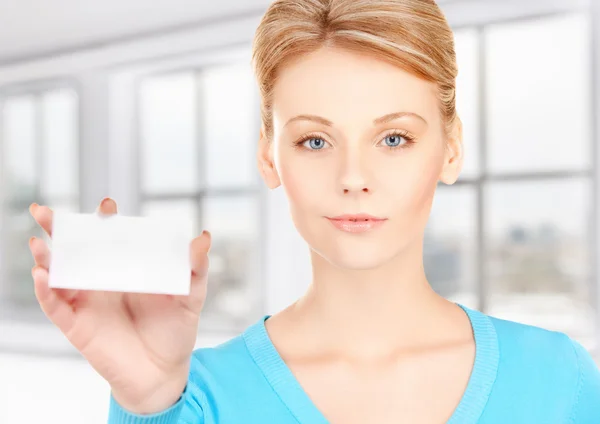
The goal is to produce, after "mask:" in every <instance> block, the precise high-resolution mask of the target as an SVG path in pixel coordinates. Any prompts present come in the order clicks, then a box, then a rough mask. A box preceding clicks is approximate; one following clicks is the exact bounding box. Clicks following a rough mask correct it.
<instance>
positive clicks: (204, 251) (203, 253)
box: [190, 230, 212, 282]
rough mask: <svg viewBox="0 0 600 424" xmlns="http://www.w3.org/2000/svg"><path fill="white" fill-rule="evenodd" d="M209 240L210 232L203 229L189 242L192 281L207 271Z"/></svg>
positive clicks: (210, 237) (210, 238)
mask: <svg viewBox="0 0 600 424" xmlns="http://www.w3.org/2000/svg"><path fill="white" fill-rule="evenodd" d="M211 241H212V236H211V234H210V233H209V232H208V231H206V230H204V231H202V234H200V236H199V237H196V238H195V239H194V240H192V242H191V245H190V263H191V267H192V282H194V280H197V279H201V278H203V277H205V276H206V274H207V273H208V252H209V250H210V246H211Z"/></svg>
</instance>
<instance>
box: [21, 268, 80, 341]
mask: <svg viewBox="0 0 600 424" xmlns="http://www.w3.org/2000/svg"><path fill="white" fill-rule="evenodd" d="M31 274H32V276H33V281H34V285H35V296H36V298H37V300H38V302H39V303H40V306H41V308H42V311H44V313H45V314H46V316H47V317H48V319H50V321H52V322H53V323H54V325H56V326H57V327H58V328H59V329H60V331H62V332H63V334H65V335H68V334H69V332H70V331H71V329H72V328H73V326H74V324H75V312H74V311H73V308H72V307H71V305H69V303H68V302H67V301H66V300H64V299H62V298H61V297H60V296H58V294H57V293H56V292H55V291H54V290H53V289H51V288H50V287H48V271H46V270H45V269H43V268H42V267H39V266H35V267H33V269H32V271H31Z"/></svg>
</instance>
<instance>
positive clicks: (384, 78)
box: [258, 48, 462, 269]
mask: <svg viewBox="0 0 600 424" xmlns="http://www.w3.org/2000/svg"><path fill="white" fill-rule="evenodd" d="M273 114H274V116H273V128H274V135H273V139H272V140H271V141H270V142H269V141H268V140H266V139H265V138H264V136H263V135H262V133H261V140H260V144H259V152H258V160H259V169H260V171H261V173H262V175H263V178H264V179H265V181H266V182H267V184H268V185H269V187H270V188H275V187H278V186H279V185H281V186H282V187H283V189H284V190H285V193H286V195H287V198H288V201H289V205H290V212H291V215H292V219H293V222H294V224H295V226H296V228H297V229H298V231H299V233H300V235H301V236H302V237H303V238H304V239H305V240H306V242H307V243H308V244H309V245H310V247H311V248H312V250H313V251H314V252H316V253H318V254H319V255H321V256H322V257H323V258H325V259H326V260H327V261H329V262H330V263H332V264H335V265H336V266H339V267H342V268H347V269H369V268H375V267H378V266H381V265H382V264H384V263H385V262H387V261H390V260H392V259H393V258H394V257H397V256H398V255H400V254H402V252H405V251H406V250H407V249H410V248H418V246H419V245H420V244H421V241H422V237H423V232H424V229H425V225H426V223H427V220H428V217H429V213H430V209H431V204H432V201H433V196H434V192H435V189H436V186H437V183H438V181H440V180H441V181H443V182H444V183H446V184H452V183H453V182H454V181H455V180H456V178H457V177H458V174H459V172H460V167H461V164H462V144H461V140H460V134H459V132H460V131H457V132H456V131H455V133H456V136H452V135H451V136H447V135H445V134H444V131H443V122H442V117H441V114H440V108H439V100H438V97H437V92H436V87H435V86H434V84H432V83H429V82H426V81H424V80H421V79H419V78H417V77H415V76H413V75H411V74H409V73H407V72H404V71H402V70H400V69H399V68H397V67H395V66H393V65H391V64H388V63H386V62H383V61H380V60H378V59H374V58H371V57H368V56H365V55H359V54H357V53H353V52H348V51H344V50H340V49H333V48H323V49H321V50H318V51H316V52H314V53H312V54H310V55H307V56H305V57H302V58H301V59H299V60H297V61H296V62H294V63H293V64H290V65H288V66H287V67H286V68H284V69H282V70H281V71H280V77H279V80H278V82H277V84H276V86H275V89H274V94H273ZM357 214H367V215H368V216H370V217H371V219H370V220H367V221H364V220H363V219H364V217H362V216H359V217H358V221H362V222H358V221H356V222H355V221H354V220H353V219H352V218H353V217H352V216H350V217H346V218H351V219H350V220H349V221H348V220H347V219H335V218H336V217H340V216H343V215H357ZM342 218H343V217H342Z"/></svg>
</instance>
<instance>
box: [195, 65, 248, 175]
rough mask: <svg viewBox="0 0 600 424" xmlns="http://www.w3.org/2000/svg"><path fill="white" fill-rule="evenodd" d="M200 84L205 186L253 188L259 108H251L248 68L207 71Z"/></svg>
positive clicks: (243, 66)
mask: <svg viewBox="0 0 600 424" xmlns="http://www.w3.org/2000/svg"><path fill="white" fill-rule="evenodd" d="M201 81H202V85H201V92H202V96H203V105H204V106H203V111H204V118H203V123H204V133H203V136H202V138H203V141H204V145H203V151H204V153H205V155H206V160H204V161H203V167H205V175H204V179H205V181H206V184H207V185H208V186H209V187H215V186H235V185H237V186H240V185H243V186H248V185H252V184H255V183H256V182H257V175H258V173H257V171H256V160H255V156H254V153H255V151H256V149H255V147H256V145H257V143H258V127H259V126H258V125H257V122H256V120H257V119H258V118H257V116H258V114H257V111H258V108H259V105H258V104H255V96H254V86H255V84H256V83H255V81H254V78H253V74H252V70H251V68H250V66H249V65H246V64H237V65H227V66H219V67H214V68H209V69H206V70H204V71H203V72H202V78H201Z"/></svg>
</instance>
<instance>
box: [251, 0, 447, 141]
mask: <svg viewBox="0 0 600 424" xmlns="http://www.w3.org/2000/svg"><path fill="white" fill-rule="evenodd" d="M324 46H327V47H339V48H345V49H349V50H352V51H355V52H358V53H367V54H370V55H372V56H375V57H377V58H379V59H383V60H385V61H387V62H389V63H391V64H393V65H396V66H398V67H399V68H401V69H403V70H405V71H407V72H409V73H411V74H413V75H416V76H418V77H420V78H422V79H424V80H427V81H430V82H433V83H435V84H436V86H437V88H438V96H439V100H440V111H441V114H442V121H443V123H444V127H445V128H444V129H445V130H446V131H447V132H448V131H449V130H450V129H451V128H452V126H453V125H454V123H455V121H456V120H457V119H458V117H457V114H456V76H457V72H458V71H457V67H456V54H455V51H454V37H453V33H452V30H451V29H450V26H449V25H448V22H447V21H446V18H445V16H444V15H443V13H442V11H441V10H440V8H439V7H438V5H437V4H436V3H435V1H434V0H275V1H274V2H273V3H272V4H271V5H270V6H269V8H268V9H267V11H266V13H265V14H264V16H263V17H262V20H261V22H260V24H259V26H258V28H257V30H256V34H255V38H254V42H253V46H252V47H253V48H252V66H253V68H254V72H255V76H256V80H257V83H258V87H259V92H260V97H261V118H262V124H263V130H264V133H265V136H266V137H267V139H268V140H272V137H273V113H272V104H273V101H272V100H273V99H272V98H273V87H274V86H275V82H276V81H277V75H278V72H279V71H280V70H281V69H282V68H283V67H284V66H286V65H287V64H289V63H291V62H292V61H293V60H294V59H298V58H300V57H301V56H302V55H305V54H308V53H311V52H313V51H316V50H318V49H319V48H321V47H324Z"/></svg>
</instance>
